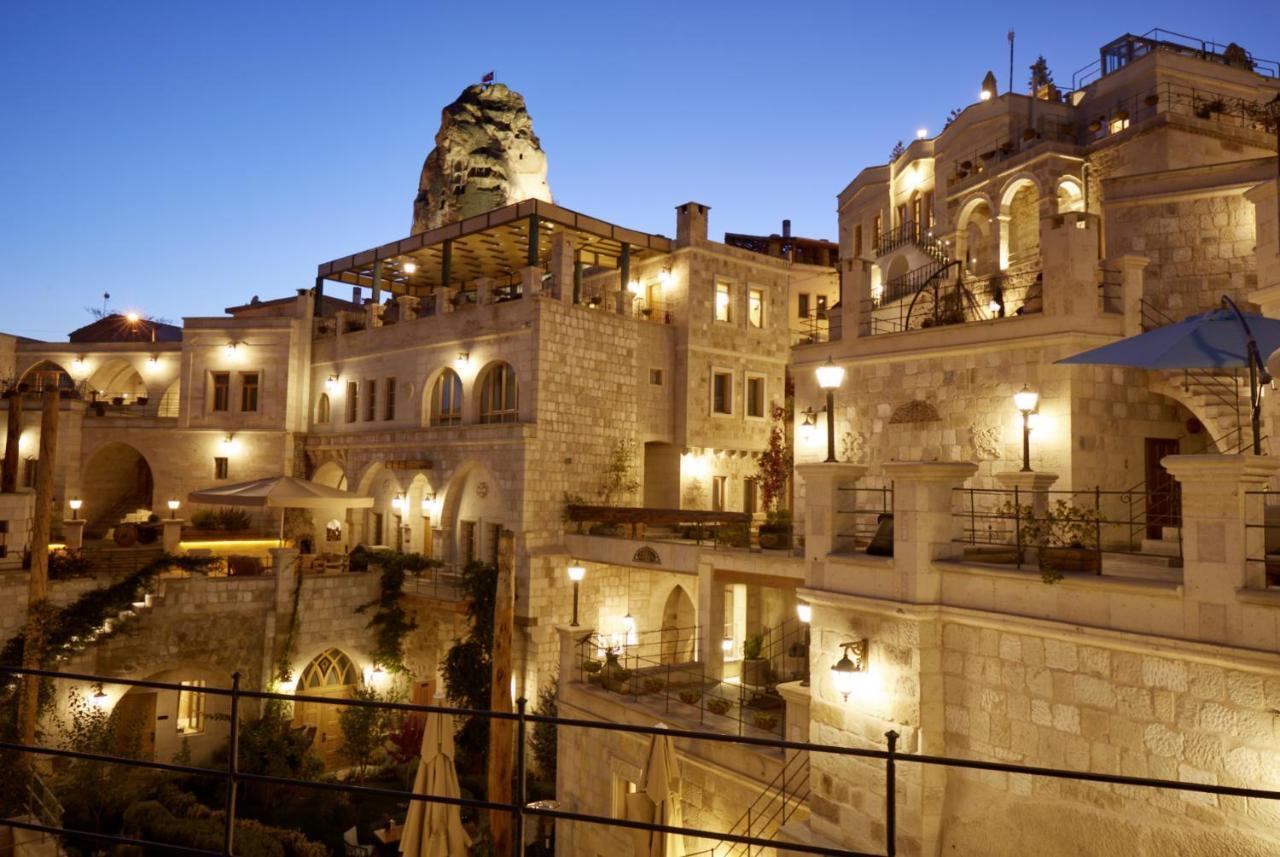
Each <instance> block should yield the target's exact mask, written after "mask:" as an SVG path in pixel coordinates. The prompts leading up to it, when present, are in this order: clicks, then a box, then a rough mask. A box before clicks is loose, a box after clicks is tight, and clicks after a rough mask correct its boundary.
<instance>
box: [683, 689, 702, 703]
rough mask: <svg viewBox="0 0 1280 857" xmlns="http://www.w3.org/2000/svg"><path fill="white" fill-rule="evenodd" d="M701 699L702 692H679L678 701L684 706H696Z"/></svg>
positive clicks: (691, 690)
mask: <svg viewBox="0 0 1280 857" xmlns="http://www.w3.org/2000/svg"><path fill="white" fill-rule="evenodd" d="M700 699H702V691H700V690H694V689H687V690H682V691H680V701H681V702H683V703H684V704H685V705H697V704H698V700H700Z"/></svg>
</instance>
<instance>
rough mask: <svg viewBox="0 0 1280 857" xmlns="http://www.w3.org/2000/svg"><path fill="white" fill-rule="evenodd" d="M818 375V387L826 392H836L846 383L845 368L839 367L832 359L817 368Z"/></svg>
mask: <svg viewBox="0 0 1280 857" xmlns="http://www.w3.org/2000/svg"><path fill="white" fill-rule="evenodd" d="M816 374H817V376H818V386H819V387H821V388H822V389H824V390H834V389H836V388H837V387H839V386H840V385H841V384H843V383H844V367H843V366H837V365H836V364H835V362H834V361H833V360H832V359H831V358H830V357H828V358H827V362H826V363H823V364H822V365H821V366H819V367H818V368H817V370H816Z"/></svg>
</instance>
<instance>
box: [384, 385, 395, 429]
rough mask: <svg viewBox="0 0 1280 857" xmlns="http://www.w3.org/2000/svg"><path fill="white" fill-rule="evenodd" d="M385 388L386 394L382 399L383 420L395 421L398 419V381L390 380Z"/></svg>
mask: <svg viewBox="0 0 1280 857" xmlns="http://www.w3.org/2000/svg"><path fill="white" fill-rule="evenodd" d="M383 386H384V387H385V389H386V393H385V395H383V397H382V418H383V419H384V420H394V419H395V418H396V379H395V378H388V379H387V380H386V382H385V383H384V385H383Z"/></svg>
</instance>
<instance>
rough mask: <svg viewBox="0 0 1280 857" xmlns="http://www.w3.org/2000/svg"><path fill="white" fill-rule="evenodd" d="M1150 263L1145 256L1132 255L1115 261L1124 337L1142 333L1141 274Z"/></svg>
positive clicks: (1126, 255)
mask: <svg viewBox="0 0 1280 857" xmlns="http://www.w3.org/2000/svg"><path fill="white" fill-rule="evenodd" d="M1150 261H1151V260H1150V259H1148V258H1147V257H1146V256H1135V255H1132V254H1125V255H1124V256H1121V257H1120V258H1119V259H1116V260H1115V262H1116V265H1118V266H1119V268H1120V283H1121V286H1120V305H1121V307H1122V308H1123V309H1124V335H1125V336H1137V335H1138V334H1139V333H1142V290H1143V288H1144V286H1143V279H1144V277H1143V272H1144V271H1146V269H1147V265H1148V264H1150Z"/></svg>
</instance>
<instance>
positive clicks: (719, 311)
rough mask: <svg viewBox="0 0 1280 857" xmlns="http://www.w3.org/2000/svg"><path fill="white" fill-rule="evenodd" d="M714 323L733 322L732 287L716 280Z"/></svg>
mask: <svg viewBox="0 0 1280 857" xmlns="http://www.w3.org/2000/svg"><path fill="white" fill-rule="evenodd" d="M716 321H728V322H732V321H733V285H732V284H731V283H726V282H723V281H722V280H716Z"/></svg>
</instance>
